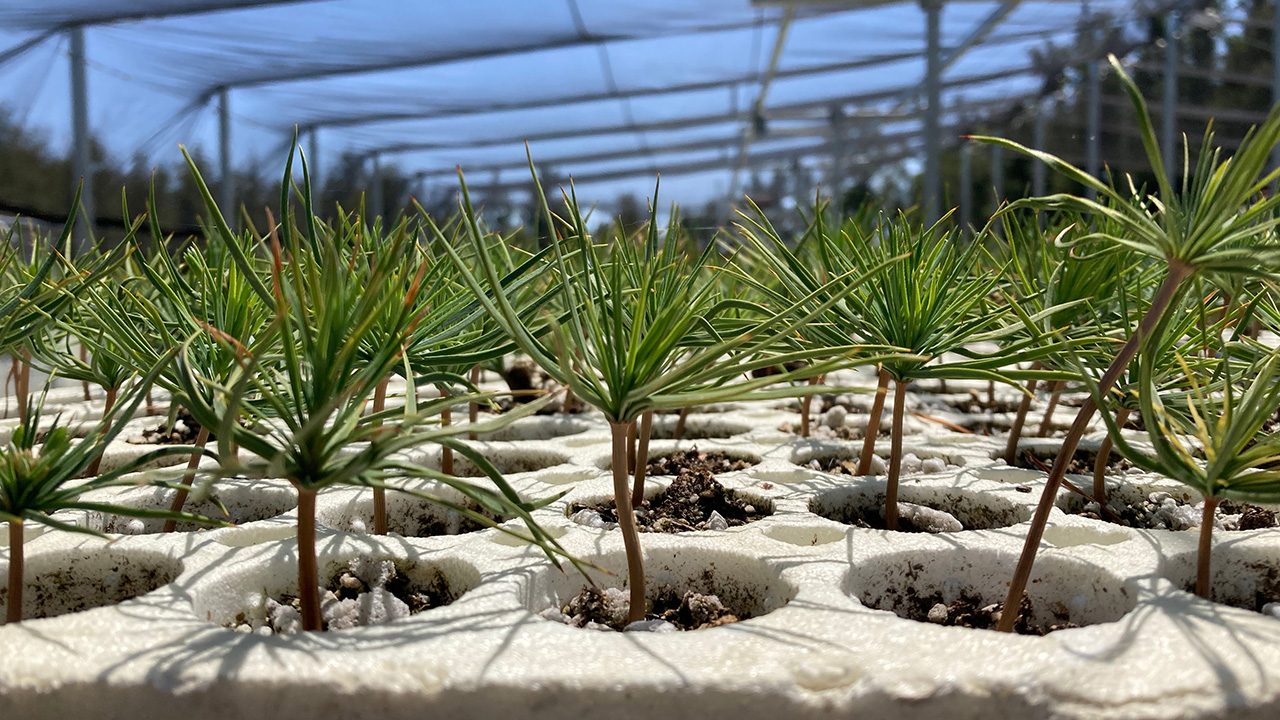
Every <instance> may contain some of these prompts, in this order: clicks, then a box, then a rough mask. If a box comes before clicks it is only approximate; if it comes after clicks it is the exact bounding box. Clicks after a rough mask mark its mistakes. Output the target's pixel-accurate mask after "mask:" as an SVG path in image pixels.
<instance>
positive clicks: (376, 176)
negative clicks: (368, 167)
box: [365, 153, 385, 220]
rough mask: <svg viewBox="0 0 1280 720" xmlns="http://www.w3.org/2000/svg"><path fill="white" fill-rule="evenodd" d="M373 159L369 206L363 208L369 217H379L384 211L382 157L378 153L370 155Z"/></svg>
mask: <svg viewBox="0 0 1280 720" xmlns="http://www.w3.org/2000/svg"><path fill="white" fill-rule="evenodd" d="M370 158H371V159H372V160H373V178H372V180H371V181H370V183H369V206H368V207H367V208H365V212H366V213H367V214H368V216H369V219H370V220H372V219H373V218H376V217H380V216H381V215H382V213H383V212H384V210H385V209H384V208H383V205H382V158H381V157H379V155H378V153H374V154H373V155H371V156H370Z"/></svg>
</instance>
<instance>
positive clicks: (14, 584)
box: [4, 518, 23, 623]
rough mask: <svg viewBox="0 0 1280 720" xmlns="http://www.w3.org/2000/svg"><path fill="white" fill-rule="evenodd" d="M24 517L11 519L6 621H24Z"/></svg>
mask: <svg viewBox="0 0 1280 720" xmlns="http://www.w3.org/2000/svg"><path fill="white" fill-rule="evenodd" d="M22 565H23V548H22V518H13V519H12V520H10V521H9V598H8V600H7V602H8V603H9V604H8V607H7V608H6V609H5V616H4V621H5V622H6V623H16V622H22V589H23V582H22Z"/></svg>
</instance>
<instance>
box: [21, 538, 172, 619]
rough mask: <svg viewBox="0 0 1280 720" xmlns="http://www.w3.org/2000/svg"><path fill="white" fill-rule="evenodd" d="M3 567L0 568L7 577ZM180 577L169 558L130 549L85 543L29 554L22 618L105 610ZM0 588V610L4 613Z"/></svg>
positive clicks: (25, 570) (24, 573)
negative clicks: (106, 607) (108, 606)
mask: <svg viewBox="0 0 1280 720" xmlns="http://www.w3.org/2000/svg"><path fill="white" fill-rule="evenodd" d="M8 571H9V563H8V561H7V560H6V561H5V562H4V563H3V564H0V574H2V575H4V576H6V577H7V576H8ZM181 572H182V563H181V562H180V561H179V560H176V559H174V558H170V557H167V556H165V555H161V554H159V553H155V552H149V551H145V550H139V549H136V548H121V547H116V546H111V545H93V544H90V543H85V544H84V545H82V546H80V547H79V548H74V549H66V550H57V551H54V552H48V553H41V552H34V553H30V554H29V555H28V556H27V557H26V567H25V568H24V572H23V578H24V580H25V583H24V584H25V588H24V590H23V595H22V616H23V618H25V619H34V618H44V617H54V616H57V615H66V614H68V613H73V612H80V611H81V610H88V609H90V608H96V607H105V606H107V605H115V604H116V603H120V602H123V601H125V600H129V599H131V598H135V597H138V596H139V595H145V594H146V593H149V592H151V591H152V590H155V589H156V588H158V587H160V586H161V585H165V584H167V583H169V582H172V581H173V579H174V578H176V577H177V576H178V575H179V573H181ZM8 595H9V591H8V588H7V587H0V610H5V609H7V608H8Z"/></svg>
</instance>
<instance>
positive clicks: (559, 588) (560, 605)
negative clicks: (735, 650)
mask: <svg viewBox="0 0 1280 720" xmlns="http://www.w3.org/2000/svg"><path fill="white" fill-rule="evenodd" d="M583 559H585V560H588V561H590V562H592V563H595V564H597V565H599V566H601V567H603V568H604V569H606V570H609V571H610V572H612V573H613V574H612V575H602V574H601V573H598V572H597V573H593V574H592V577H593V579H594V580H595V582H596V584H597V586H598V587H599V588H600V590H601V591H602V592H603V593H607V595H608V599H606V600H605V603H606V605H607V606H608V607H606V608H605V612H606V613H609V612H613V613H615V614H616V613H621V617H615V618H614V620H613V621H612V622H611V624H607V623H603V622H602V623H598V624H599V625H600V626H592V627H591V629H593V630H604V629H614V630H617V629H620V628H621V626H622V625H624V624H625V611H626V606H625V604H624V605H621V606H618V605H616V604H615V603H616V602H617V601H618V600H621V601H623V602H625V598H626V592H625V590H626V587H627V564H626V556H625V555H624V554H623V553H622V552H621V551H617V552H610V553H604V554H601V555H598V556H587V557H584V558H583ZM644 566H645V576H646V579H647V581H646V586H645V587H646V591H647V593H646V594H647V598H648V607H649V609H650V611H652V610H653V609H655V608H657V609H662V608H664V607H670V606H671V605H675V604H678V603H684V601H685V600H686V599H688V598H689V597H690V593H693V597H694V598H695V599H696V598H706V597H708V596H714V598H715V603H716V604H718V605H719V606H720V607H721V608H722V609H723V612H724V613H725V615H722V616H721V617H720V618H719V619H714V620H710V621H709V622H707V623H698V625H705V626H706V627H697V626H696V625H695V626H694V627H682V628H680V629H709V628H710V627H718V626H722V625H728V624H732V623H733V622H735V621H741V620H747V619H750V618H757V617H760V616H762V615H767V614H768V613H771V612H773V611H774V610H777V609H778V608H781V607H782V606H784V605H786V604H787V603H788V602H790V601H791V599H792V598H794V597H795V595H796V588H795V587H794V586H792V585H791V584H789V583H786V582H784V581H783V580H781V579H780V577H779V574H778V571H777V570H775V569H774V568H773V567H771V566H770V565H769V564H768V563H767V562H765V561H763V560H761V559H759V558H756V557H752V556H750V555H746V554H743V553H738V552H732V551H724V550H714V549H710V548H700V547H697V548H695V547H682V548H675V547H665V548H658V547H646V548H645V549H644ZM583 589H584V583H583V581H582V578H581V576H577V575H575V574H573V573H568V574H566V573H561V572H558V571H556V570H554V569H552V568H545V569H542V570H539V571H538V572H536V573H534V574H533V575H532V576H531V577H530V578H529V579H528V581H527V585H526V586H525V587H524V589H523V591H522V600H523V602H524V605H525V607H526V608H528V609H529V610H530V611H531V612H533V613H535V614H537V615H540V616H542V617H544V618H548V621H549V622H557V623H565V622H566V621H572V620H573V619H574V618H573V617H572V616H567V615H565V613H564V610H566V609H569V610H571V611H573V610H581V609H582V608H583V604H584V603H583V602H582V601H581V600H579V599H580V598H582V597H583ZM619 591H622V592H619ZM575 600H579V602H577V603H576V604H575V603H574V601H575ZM699 602H706V601H705V600H700V601H699ZM686 605H687V604H686ZM688 609H689V608H688V607H687V606H686V607H685V609H684V610H683V611H682V610H680V609H679V608H678V607H677V608H676V609H674V610H671V611H670V612H676V613H680V612H687V611H688ZM694 612H695V614H696V613H697V612H698V611H697V609H696V606H695V610H694ZM557 616H562V617H557ZM728 616H732V619H727V618H728ZM689 619H690V618H687V617H686V618H685V620H689ZM698 619H700V618H698V617H694V618H692V620H694V621H696V620H698ZM593 622H595V621H593Z"/></svg>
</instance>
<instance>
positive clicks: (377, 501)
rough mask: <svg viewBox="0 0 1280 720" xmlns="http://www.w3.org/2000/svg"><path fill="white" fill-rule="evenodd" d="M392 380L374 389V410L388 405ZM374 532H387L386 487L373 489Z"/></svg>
mask: <svg viewBox="0 0 1280 720" xmlns="http://www.w3.org/2000/svg"><path fill="white" fill-rule="evenodd" d="M389 382H391V376H390V375H388V376H387V377H385V378H383V379H382V382H380V383H378V387H377V388H375V389H374V391H373V412H374V414H375V415H376V414H377V413H380V412H382V411H383V410H385V409H386V407H387V383H389ZM381 425H382V421H381V420H375V421H374V426H375V427H377V426H381ZM373 534H374V535H386V534H387V491H386V489H385V488H374V489H373Z"/></svg>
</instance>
